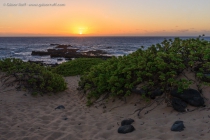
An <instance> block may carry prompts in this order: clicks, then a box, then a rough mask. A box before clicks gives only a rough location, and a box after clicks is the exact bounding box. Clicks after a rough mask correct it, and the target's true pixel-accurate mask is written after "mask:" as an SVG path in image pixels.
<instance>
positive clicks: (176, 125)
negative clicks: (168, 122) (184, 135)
mask: <svg viewBox="0 0 210 140" xmlns="http://www.w3.org/2000/svg"><path fill="white" fill-rule="evenodd" d="M184 128H185V126H184V124H183V121H176V122H175V123H174V124H173V125H172V127H171V131H183V130H184Z"/></svg>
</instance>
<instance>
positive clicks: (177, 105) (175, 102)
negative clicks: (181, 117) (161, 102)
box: [172, 98, 187, 112]
mask: <svg viewBox="0 0 210 140" xmlns="http://www.w3.org/2000/svg"><path fill="white" fill-rule="evenodd" d="M172 107H173V108H174V109H175V110H176V111H178V112H185V109H186V107H187V104H186V103H185V102H184V101H182V100H181V99H179V98H173V99H172Z"/></svg>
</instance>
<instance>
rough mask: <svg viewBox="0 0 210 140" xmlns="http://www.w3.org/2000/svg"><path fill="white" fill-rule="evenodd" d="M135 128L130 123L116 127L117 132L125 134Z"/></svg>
mask: <svg viewBox="0 0 210 140" xmlns="http://www.w3.org/2000/svg"><path fill="white" fill-rule="evenodd" d="M134 130H135V128H134V127H133V126H132V125H124V126H120V127H119V128H118V133H122V134H126V133H130V132H133V131H134Z"/></svg>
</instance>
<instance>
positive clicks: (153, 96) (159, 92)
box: [150, 89, 163, 99]
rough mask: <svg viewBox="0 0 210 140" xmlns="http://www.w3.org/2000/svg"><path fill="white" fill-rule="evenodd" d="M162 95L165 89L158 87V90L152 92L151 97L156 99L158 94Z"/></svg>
mask: <svg viewBox="0 0 210 140" xmlns="http://www.w3.org/2000/svg"><path fill="white" fill-rule="evenodd" d="M161 95H163V91H162V90H160V89H156V90H154V91H152V92H151V94H150V98H151V99H155V97H156V96H161Z"/></svg>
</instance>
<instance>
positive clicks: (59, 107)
mask: <svg viewBox="0 0 210 140" xmlns="http://www.w3.org/2000/svg"><path fill="white" fill-rule="evenodd" d="M55 109H65V107H64V106H63V105H59V106H58V107H56V108H55Z"/></svg>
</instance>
